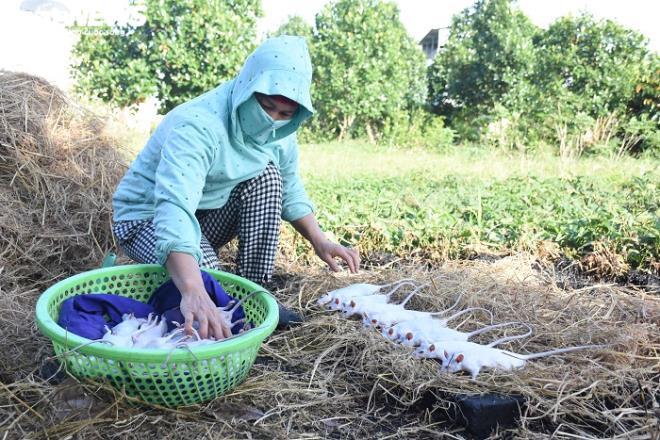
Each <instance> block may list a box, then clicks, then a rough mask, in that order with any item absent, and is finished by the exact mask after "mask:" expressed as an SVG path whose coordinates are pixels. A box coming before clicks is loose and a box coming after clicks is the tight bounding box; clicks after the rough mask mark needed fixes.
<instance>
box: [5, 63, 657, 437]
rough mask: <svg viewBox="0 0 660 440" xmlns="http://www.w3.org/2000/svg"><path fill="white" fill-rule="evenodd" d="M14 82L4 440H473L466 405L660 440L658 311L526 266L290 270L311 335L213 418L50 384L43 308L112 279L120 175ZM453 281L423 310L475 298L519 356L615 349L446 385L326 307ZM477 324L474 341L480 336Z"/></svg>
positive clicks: (269, 345) (55, 101) (560, 430)
mask: <svg viewBox="0 0 660 440" xmlns="http://www.w3.org/2000/svg"><path fill="white" fill-rule="evenodd" d="M0 78H1V81H0V82H1V83H2V85H1V86H0V108H1V109H2V111H3V114H2V115H0V116H1V117H2V121H1V122H0V124H2V125H1V126H2V127H3V128H2V131H1V132H0V152H1V154H2V155H1V162H0V170H1V171H0V179H2V185H1V186H0V188H2V197H3V199H2V201H3V202H5V203H6V205H5V211H4V212H3V213H2V214H1V215H2V217H0V228H1V230H0V233H1V234H2V237H3V240H5V239H6V240H8V243H7V246H3V247H2V249H1V250H0V252H2V263H1V264H0V266H2V267H4V269H3V272H1V273H0V283H1V284H0V287H1V288H2V299H3V308H2V310H1V311H0V330H1V333H2V338H0V350H2V354H3V356H2V357H0V438H63V437H68V436H71V437H72V438H85V439H93V438H128V439H132V438H135V439H144V438H181V439H191V438H201V437H206V438H376V437H379V438H387V437H398V438H441V437H443V438H464V437H465V436H466V434H465V430H464V429H463V428H462V427H461V425H460V424H459V423H457V422H456V420H454V419H453V418H452V417H453V416H452V415H451V413H452V409H453V408H454V406H455V405H454V403H453V401H454V399H455V398H456V397H457V396H462V395H465V394H479V393H484V392H497V393H503V394H515V395H522V396H524V397H525V398H526V399H527V400H528V405H527V406H526V407H525V408H524V409H523V411H522V414H521V417H522V419H521V423H520V426H519V427H517V428H515V429H514V430H512V431H511V432H509V433H508V434H505V433H504V432H498V433H496V434H495V436H501V435H511V434H513V435H515V436H516V437H519V438H549V437H550V436H551V435H554V438H603V437H606V438H631V437H632V438H640V439H641V438H652V436H653V435H654V434H655V433H657V432H658V416H659V415H660V414H659V412H658V411H659V408H658V396H659V395H660V373H659V372H660V332H659V331H658V320H659V304H658V297H657V295H655V296H647V295H646V294H644V293H643V292H638V291H633V290H627V289H621V288H617V287H614V286H607V285H600V286H593V287H590V288H585V289H581V290H579V291H577V290H576V291H564V290H561V289H558V288H557V287H556V286H555V285H554V284H553V283H546V282H543V281H539V280H538V279H532V277H533V275H534V272H533V271H532V270H531V269H530V268H529V264H525V261H527V260H525V259H524V258H521V259H512V260H511V261H510V264H508V265H507V262H506V261H499V262H497V263H496V264H491V263H485V262H469V263H447V264H445V265H444V266H442V267H433V268H429V267H428V266H423V265H420V264H418V263H405V262H398V263H396V264H391V265H389V266H388V267H387V268H380V269H379V268H373V269H372V270H369V271H367V272H366V273H365V274H363V275H361V276H360V277H353V278H350V279H337V278H332V277H328V276H327V274H326V273H325V272H324V271H323V270H317V269H309V268H307V269H306V268H304V267H301V266H299V265H296V264H295V263H292V262H290V261H279V263H278V272H279V280H280V282H281V284H280V288H279V289H278V290H277V292H276V294H277V295H278V296H279V297H280V299H281V300H283V301H285V302H287V303H288V304H289V305H291V306H294V307H298V308H300V309H303V310H304V313H305V314H306V315H307V317H308V321H307V323H305V325H303V326H301V327H298V328H294V329H291V330H289V331H285V332H280V333H276V334H274V335H273V336H272V337H271V338H270V339H269V340H268V341H267V342H266V344H265V345H264V347H263V350H262V351H261V353H260V356H259V358H258V360H257V363H256V364H255V366H254V368H253V370H252V372H251V374H250V375H249V377H248V379H247V380H246V381H245V382H244V383H243V384H241V385H240V386H239V387H238V388H236V389H235V390H234V391H233V392H231V393H230V394H229V395H228V396H226V397H225V398H222V399H217V400H216V401H214V402H211V403H209V404H207V405H203V406H200V407H195V408H182V409H179V410H170V409H164V408H153V407H145V406H135V405H132V404H131V402H130V401H129V399H127V398H126V397H125V396H123V395H121V393H118V392H115V391H113V390H110V389H108V388H106V387H104V386H102V385H96V384H83V385H79V384H77V383H76V382H75V381H73V380H70V379H68V380H65V381H64V382H63V383H59V384H53V383H48V382H46V381H45V380H43V379H42V378H40V377H39V374H38V370H39V367H40V365H41V360H42V359H43V358H45V357H47V356H49V355H50V354H51V353H52V351H51V348H50V346H49V344H48V341H47V340H45V339H44V338H42V337H40V336H38V333H37V331H36V329H35V326H34V324H33V322H34V313H33V307H34V303H35V301H36V298H37V296H38V293H39V291H40V289H42V288H43V287H45V285H47V284H50V283H52V282H54V281H55V278H58V277H61V276H66V275H69V274H71V273H73V272H78V271H80V270H85V269H88V268H90V267H93V266H95V265H97V264H98V261H99V260H100V258H101V256H102V254H103V251H104V250H106V249H107V248H109V247H110V246H111V238H110V236H109V225H108V223H109V207H108V204H109V198H110V191H111V187H112V186H113V184H114V182H115V180H116V178H117V176H118V175H119V174H120V173H121V170H122V167H121V165H120V163H119V161H118V160H117V157H116V155H115V153H114V152H112V151H111V149H109V148H108V144H107V143H106V141H104V140H103V139H102V138H99V137H98V132H99V129H98V127H97V128H96V129H94V128H93V127H94V125H89V121H88V123H85V122H84V121H85V119H84V118H82V119H81V118H78V116H81V115H84V113H83V112H80V111H78V110H76V111H74V112H73V114H72V113H71V107H70V105H69V106H68V107H67V103H66V99H65V98H64V97H63V96H62V95H61V94H59V93H58V92H57V91H56V90H53V89H52V87H49V86H48V85H47V84H44V83H43V82H41V81H39V80H36V79H34V78H29V77H25V76H21V75H8V74H3V76H2V77H0ZM34 96H38V97H41V98H35V97H34ZM46 102H47V103H48V104H46ZM21 112H22V113H21ZM21 115H22V116H21ZM49 115H58V116H56V117H55V119H54V120H51V119H50V118H49ZM26 117H27V122H26ZM32 118H35V119H36V120H35V121H32ZM65 122H66V124H69V125H66V124H65ZM26 127H27V128H26ZM76 133H77V134H80V136H77V135H76ZM14 176H15V177H14ZM283 268H284V271H283ZM512 268H513V269H514V270H512ZM439 275H442V276H443V277H444V278H442V279H440V280H439V281H437V282H436V284H435V286H434V287H432V288H429V289H428V290H427V291H426V292H425V293H424V294H423V295H422V296H420V297H419V298H416V299H414V300H413V302H412V307H413V308H416V309H418V310H438V309H442V308H445V307H447V305H449V304H451V303H453V301H454V300H455V298H456V297H457V296H458V295H459V294H462V295H463V300H462V304H461V306H462V307H467V306H477V305H479V306H483V307H486V308H489V309H490V310H492V311H493V313H494V315H495V319H496V321H497V322H504V321H508V320H523V321H526V322H529V323H530V324H532V325H533V327H534V331H535V333H534V336H533V337H531V338H529V339H527V340H524V341H522V342H518V343H511V344H510V345H508V346H507V347H506V348H509V349H512V350H514V351H518V352H537V351H543V350H547V349H550V348H556V347H563V346H569V345H575V344H585V343H610V344H612V345H611V347H610V348H607V349H603V350H598V351H590V352H578V353H571V354H566V355H563V356H561V357H556V358H546V359H542V360H537V361H532V362H530V363H529V364H528V367H527V368H525V369H524V370H522V371H517V372H509V373H506V372H495V373H492V372H484V373H482V375H480V376H479V378H478V380H477V381H476V382H472V381H471V380H470V379H469V377H468V376H463V375H452V376H440V375H438V373H437V366H436V364H435V363H434V362H432V361H423V360H416V359H413V358H412V357H411V356H410V352H409V351H408V350H406V349H404V348H402V347H399V346H395V345H393V344H391V343H388V342H386V341H385V340H384V339H383V338H382V337H381V336H380V335H379V334H377V333H375V332H374V331H370V330H364V329H362V328H361V326H360V324H359V323H358V322H356V321H350V320H344V319H342V318H340V317H338V316H335V315H331V314H329V313H326V312H324V311H321V310H320V309H318V308H317V307H315V306H314V301H315V300H316V298H317V297H318V296H319V295H320V294H321V293H324V292H326V291H328V290H330V289H332V288H335V287H338V286H342V285H346V284H348V283H353V282H358V281H369V282H377V283H384V282H388V281H393V280H395V279H399V278H403V277H413V278H416V279H418V280H419V281H427V280H430V279H433V278H434V277H438V276H439ZM476 319H479V318H478V316H475V317H474V318H471V319H470V320H468V321H466V322H464V323H463V325H462V326H461V329H463V330H469V329H473V328H476V327H477V326H478V325H483V321H481V324H479V322H478V321H477V320H476ZM499 335H501V333H499ZM482 341H483V340H482Z"/></svg>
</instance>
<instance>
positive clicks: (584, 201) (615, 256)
mask: <svg viewBox="0 0 660 440" xmlns="http://www.w3.org/2000/svg"><path fill="white" fill-rule="evenodd" d="M301 155H302V163H301V169H302V174H303V177H304V179H305V181H306V187H307V189H308V192H309V193H310V196H311V197H312V199H313V200H314V201H315V203H316V205H317V211H318V216H319V221H320V222H321V224H322V225H323V227H324V228H325V229H327V230H328V231H332V233H333V234H334V235H335V236H336V237H337V239H339V240H340V241H342V242H344V243H347V244H351V245H356V246H358V247H359V248H360V249H361V250H362V251H363V253H365V254H367V255H372V254H374V255H375V254H382V253H389V254H395V255H396V256H397V257H401V258H404V259H410V258H412V257H414V258H419V257H421V258H424V259H431V260H439V259H448V258H449V259H456V258H466V257H470V256H474V255H473V253H474V252H475V249H478V250H479V252H490V253H495V254H502V253H509V252H513V251H527V252H537V251H538V250H539V246H544V247H545V248H546V251H547V248H548V246H550V247H552V245H550V243H553V244H556V251H557V253H558V254H557V255H556V257H559V253H561V254H564V255H565V256H567V257H568V258H571V259H576V260H580V259H581V258H584V257H585V256H588V255H590V254H594V253H600V254H607V259H608V260H609V261H610V263H609V265H610V266H611V267H601V268H595V267H591V268H589V269H588V270H594V271H595V274H597V275H603V276H608V277H610V278H615V277H617V276H622V275H624V273H625V272H626V271H627V269H628V268H632V269H642V270H651V271H653V270H654V268H655V270H657V265H658V259H659V255H660V223H659V222H660V220H659V219H660V217H659V213H660V205H659V201H660V191H659V182H660V169H659V164H658V162H657V161H652V160H649V161H645V160H635V159H630V158H628V159H607V158H586V159H582V160H578V161H562V160H560V159H559V158H557V157H556V156H551V155H543V154H540V155H539V156H530V157H524V156H519V155H515V154H514V155H506V154H504V153H502V152H498V151H494V152H493V151H488V150H480V149H477V148H474V147H472V148H466V147H460V146H459V147H455V148H454V149H452V150H451V151H449V152H444V153H434V152H429V151H428V150H410V149H386V148H383V147H377V146H371V145H364V144H356V143H353V144H351V143H348V144H346V143H345V144H337V143H334V144H325V145H305V146H303V148H302V153H301ZM601 256H602V255H601ZM585 264H586V262H585Z"/></svg>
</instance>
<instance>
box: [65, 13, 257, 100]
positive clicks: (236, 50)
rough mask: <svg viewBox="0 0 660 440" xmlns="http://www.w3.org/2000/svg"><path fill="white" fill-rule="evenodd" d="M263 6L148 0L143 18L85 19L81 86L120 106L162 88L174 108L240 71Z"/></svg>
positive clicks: (77, 68)
mask: <svg viewBox="0 0 660 440" xmlns="http://www.w3.org/2000/svg"><path fill="white" fill-rule="evenodd" d="M260 14H261V7H260V2H259V0H232V1H231V2H225V1H221V0H145V1H144V15H145V17H146V21H145V23H144V24H141V25H137V26H135V25H126V26H118V25H115V26H112V27H111V26H106V25H103V26H101V27H99V26H86V27H84V26H83V32H82V33H81V36H80V40H79V41H78V42H77V44H76V45H75V47H74V49H73V55H74V58H75V59H76V63H75V64H74V66H72V67H73V74H74V77H75V78H76V80H77V90H78V91H79V92H81V93H85V94H88V95H91V96H96V97H99V98H101V99H103V100H104V101H106V102H112V103H114V104H116V105H119V106H127V105H131V104H136V103H139V102H141V101H142V100H143V99H145V98H146V97H148V96H155V97H156V98H158V100H159V101H160V102H161V106H162V110H165V111H167V110H170V109H171V108H173V107H175V106H176V105H178V104H180V103H182V102H185V101H188V100H190V99H191V98H193V97H195V96H198V95H200V94H202V93H204V92H205V91H207V90H210V89H212V88H214V87H216V86H217V85H218V84H220V83H222V82H223V81H226V80H228V79H230V78H233V77H234V76H235V75H236V73H237V72H238V70H239V69H240V67H241V66H242V64H243V62H244V61H245V58H246V57H247V55H248V54H249V53H250V51H251V50H252V49H253V48H254V46H255V38H256V20H257V18H258V17H259V16H260ZM85 29H86V30H85Z"/></svg>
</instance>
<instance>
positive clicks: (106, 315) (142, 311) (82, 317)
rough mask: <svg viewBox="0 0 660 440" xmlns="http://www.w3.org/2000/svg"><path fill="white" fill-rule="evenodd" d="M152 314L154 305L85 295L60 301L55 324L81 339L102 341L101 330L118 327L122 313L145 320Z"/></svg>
mask: <svg viewBox="0 0 660 440" xmlns="http://www.w3.org/2000/svg"><path fill="white" fill-rule="evenodd" d="M153 311H154V308H153V306H151V305H149V304H145V303H143V302H140V301H137V300H134V299H132V298H127V297H125V296H119V295H111V294H107V293H85V294H82V295H76V296H74V297H71V298H68V299H66V300H65V301H64V302H62V305H61V306H60V316H59V318H58V320H57V323H58V324H59V325H60V327H63V328H64V329H66V330H67V331H70V332H71V333H73V334H76V335H78V336H82V337H83V338H87V339H101V338H102V337H103V335H104V334H105V329H104V327H105V326H106V325H107V326H108V327H109V328H112V327H114V326H115V325H117V324H119V323H120V322H121V321H122V315H123V314H124V313H133V314H134V315H135V316H136V317H138V318H146V317H147V316H148V315H149V313H152V312H153Z"/></svg>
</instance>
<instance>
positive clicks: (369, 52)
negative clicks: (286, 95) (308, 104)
mask: <svg viewBox="0 0 660 440" xmlns="http://www.w3.org/2000/svg"><path fill="white" fill-rule="evenodd" d="M312 46H313V51H312V58H313V65H314V88H313V95H314V102H315V106H316V109H317V110H318V118H316V123H317V124H318V125H319V127H320V128H321V130H323V131H324V132H326V133H331V134H334V135H339V137H340V138H341V137H344V136H347V135H349V134H354V135H360V134H363V133H366V134H367V135H368V136H369V137H370V138H371V139H372V140H374V139H375V138H376V137H377V136H378V134H379V133H380V132H381V131H382V130H383V129H384V128H385V127H386V126H387V125H388V124H391V123H393V121H395V120H396V119H397V118H399V117H400V116H401V115H402V114H406V113H407V112H409V111H411V109H413V108H416V107H419V106H421V105H423V102H424V99H425V81H424V80H425V78H424V69H425V66H424V63H425V61H424V54H423V53H422V51H421V49H420V48H419V47H418V46H417V44H416V43H415V42H414V41H413V40H412V38H411V37H410V36H409V35H408V34H407V32H406V30H405V28H404V27H403V24H402V23H401V21H400V20H399V10H398V9H397V7H396V5H395V4H393V3H388V2H383V1H379V0H338V1H336V2H333V3H330V4H327V5H326V6H324V8H323V9H322V11H321V12H319V13H318V14H317V15H316V34H315V35H314V38H313V44H312Z"/></svg>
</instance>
